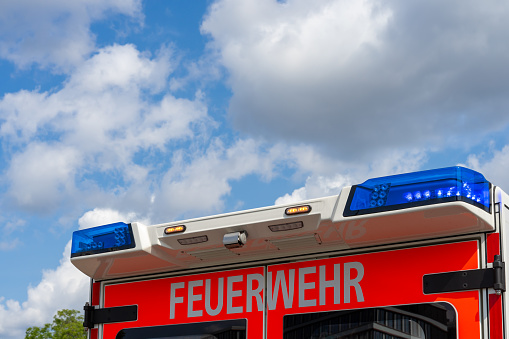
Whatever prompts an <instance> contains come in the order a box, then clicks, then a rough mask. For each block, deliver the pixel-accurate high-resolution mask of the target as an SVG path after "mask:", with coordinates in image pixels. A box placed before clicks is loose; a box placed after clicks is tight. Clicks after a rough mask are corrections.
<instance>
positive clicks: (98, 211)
mask: <svg viewBox="0 0 509 339" xmlns="http://www.w3.org/2000/svg"><path fill="white" fill-rule="evenodd" d="M134 221H136V222H141V223H144V224H146V225H150V221H149V220H148V219H140V218H139V216H138V214H137V213H136V212H127V213H122V212H120V211H117V210H114V209H111V208H94V209H93V210H91V211H88V212H86V213H85V214H83V216H82V217H81V218H80V219H79V220H78V224H79V225H80V229H84V228H90V227H94V226H99V225H106V224H113V223H116V222H125V223H130V222H134Z"/></svg>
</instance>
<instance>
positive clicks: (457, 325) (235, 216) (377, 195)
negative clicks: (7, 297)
mask: <svg viewBox="0 0 509 339" xmlns="http://www.w3.org/2000/svg"><path fill="white" fill-rule="evenodd" d="M508 241H509V196H508V195H507V194H506V193H504V192H503V191H502V190H501V189H500V188H499V187H496V186H494V185H492V184H491V183H490V182H488V181H487V180H486V179H485V177H484V176H483V175H482V174H480V173H478V172H476V171H473V170H470V169H467V168H463V167H449V168H441V169H434V170H428V171H420V172H414V173H406V174H398V175H392V176H386V177H379V178H373V179H369V180H367V181H365V182H364V183H362V184H358V185H353V186H348V187H344V188H342V190H341V192H340V193H339V194H338V195H335V196H329V197H324V198H319V199H312V200H307V201H303V202H299V203H296V204H291V205H276V206H269V207H263V208H258V209H251V210H245V211H239V212H233V213H228V214H221V215H214V216H209V217H202V218H196V219H190V220H184V221H176V222H169V223H164V224H157V225H150V226H147V225H143V224H141V223H137V222H132V223H123V222H118V223H114V224H109V225H104V226H98V227H93V228H88V229H82V230H78V231H76V232H74V233H73V238H72V250H71V261H72V263H73V264H74V265H75V266H76V267H77V268H78V269H79V270H81V271H82V272H83V273H84V274H86V275H87V276H89V277H90V278H91V288H90V301H89V302H87V304H86V305H85V322H84V326H85V327H86V328H88V329H89V330H88V336H89V338H91V339H96V338H106V339H115V338H125V339H130V338H166V339H168V338H179V339H180V338H193V339H197V338H207V339H208V338H217V339H229V338H249V339H263V338H266V339H282V338H284V339H311V338H312V339H318V338H343V339H354V338H359V339H360V338H384V339H385V338H391V339H392V338H431V339H441V338H444V339H445V338H446V339H450V338H461V339H466V338H491V339H503V338H509V329H508V326H507V325H506V317H507V315H508V314H509V313H508V312H509V309H508V304H507V300H506V294H505V290H506V284H505V280H506V271H505V261H506V260H507V256H508V255H509V253H508V252H509V251H507V250H506V248H507V246H508Z"/></svg>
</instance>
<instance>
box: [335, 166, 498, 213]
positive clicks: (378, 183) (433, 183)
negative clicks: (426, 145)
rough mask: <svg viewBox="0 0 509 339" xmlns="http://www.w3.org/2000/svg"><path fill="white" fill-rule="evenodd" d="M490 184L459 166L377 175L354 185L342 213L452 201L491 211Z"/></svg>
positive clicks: (393, 208)
mask: <svg viewBox="0 0 509 339" xmlns="http://www.w3.org/2000/svg"><path fill="white" fill-rule="evenodd" d="M490 187H491V184H490V183H489V182H488V181H487V180H486V179H485V178H484V176H483V175H482V174H480V173H478V172H476V171H472V170H470V169H468V168H464V167H459V166H456V167H447V168H440V169H435V170H429V171H421V172H414V173H406V174H399V175H392V176H388V177H381V178H374V179H369V180H367V181H365V182H363V183H362V184H360V185H355V186H352V190H351V191H350V196H349V197H348V202H347V206H346V208H345V211H344V213H343V215H344V216H345V217H346V216H353V215H361V214H369V213H376V212H383V211H390V210H396V209H402V208H408V207H416V206H423V205H430V204H437V203H443V202H449V201H465V202H467V203H470V204H472V205H475V206H477V207H479V208H481V209H483V210H485V211H486V212H490Z"/></svg>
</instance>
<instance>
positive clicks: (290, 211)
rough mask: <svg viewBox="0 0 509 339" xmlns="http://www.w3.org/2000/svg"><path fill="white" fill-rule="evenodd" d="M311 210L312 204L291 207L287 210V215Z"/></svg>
mask: <svg viewBox="0 0 509 339" xmlns="http://www.w3.org/2000/svg"><path fill="white" fill-rule="evenodd" d="M309 212H311V206H309V205H303V206H296V207H289V208H287V209H286V210H285V214H286V215H295V214H302V213H309Z"/></svg>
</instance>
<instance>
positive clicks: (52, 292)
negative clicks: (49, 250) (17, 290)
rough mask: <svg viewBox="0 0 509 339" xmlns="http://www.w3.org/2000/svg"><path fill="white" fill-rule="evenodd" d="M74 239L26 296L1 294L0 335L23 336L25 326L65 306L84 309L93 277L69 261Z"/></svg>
mask: <svg viewBox="0 0 509 339" xmlns="http://www.w3.org/2000/svg"><path fill="white" fill-rule="evenodd" d="M70 254H71V243H70V242H69V243H68V244H67V246H66V247H65V251H64V253H63V256H62V259H61V260H60V265H59V266H58V267H57V268H56V269H54V270H45V271H43V273H42V280H41V282H40V283H39V284H38V285H37V286H30V287H28V290H27V294H28V296H27V300H26V301H24V302H19V301H17V300H12V299H8V300H5V299H4V298H0V336H1V337H2V338H6V339H18V338H23V337H24V334H25V329H26V328H27V327H30V326H42V325H43V324H45V323H47V322H51V319H52V318H53V315H54V314H56V312H57V311H58V310H60V309H63V308H69V309H82V308H83V305H84V304H85V302H86V301H87V300H88V298H89V297H88V295H89V283H90V280H89V278H88V277H86V276H85V275H84V274H82V273H81V272H79V271H78V270H77V269H76V268H75V267H74V266H73V265H72V264H71V262H70V260H69V258H70Z"/></svg>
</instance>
